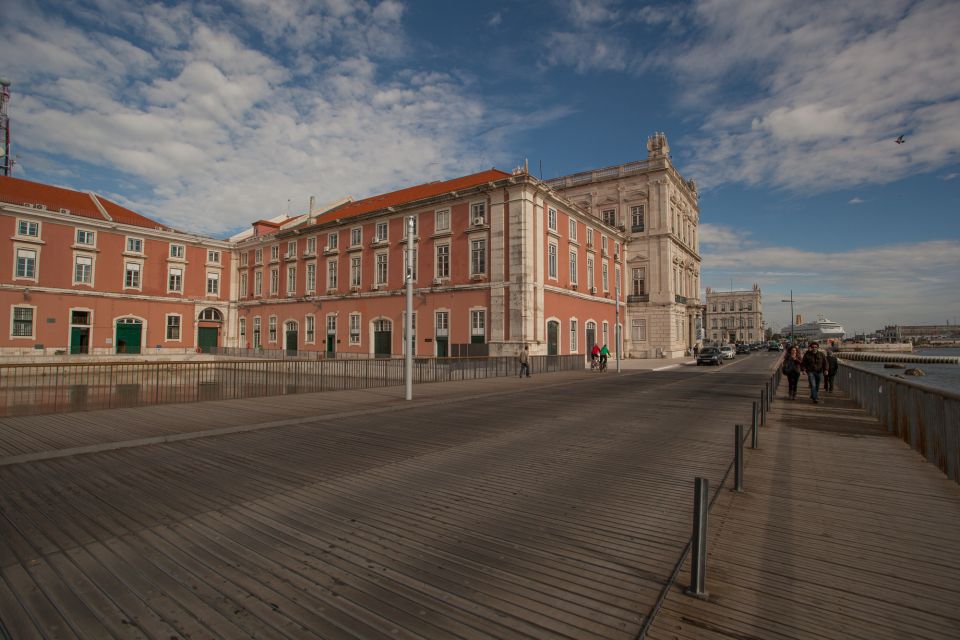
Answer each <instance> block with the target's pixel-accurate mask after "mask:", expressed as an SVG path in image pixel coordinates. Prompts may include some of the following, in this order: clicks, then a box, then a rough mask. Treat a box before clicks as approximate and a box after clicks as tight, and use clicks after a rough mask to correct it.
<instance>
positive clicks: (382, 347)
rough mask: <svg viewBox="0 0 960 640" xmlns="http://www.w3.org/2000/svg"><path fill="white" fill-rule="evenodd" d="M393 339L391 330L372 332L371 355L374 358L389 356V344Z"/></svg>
mask: <svg viewBox="0 0 960 640" xmlns="http://www.w3.org/2000/svg"><path fill="white" fill-rule="evenodd" d="M392 341H393V332H391V331H374V332H373V355H374V357H376V358H389V357H390V344H391V342H392Z"/></svg>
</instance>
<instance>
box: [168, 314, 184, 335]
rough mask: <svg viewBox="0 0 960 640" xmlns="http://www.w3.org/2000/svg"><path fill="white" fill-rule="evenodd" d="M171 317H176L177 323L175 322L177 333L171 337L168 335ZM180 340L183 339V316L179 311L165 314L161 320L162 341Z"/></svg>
mask: <svg viewBox="0 0 960 640" xmlns="http://www.w3.org/2000/svg"><path fill="white" fill-rule="evenodd" d="M171 318H176V319H177V323H176V330H177V335H176V337H173V338H171V337H170V329H171V328H172V325H171V324H170V319H171ZM182 340H183V316H182V315H181V314H179V313H168V314H166V316H165V317H164V321H163V341H164V342H181V341H182Z"/></svg>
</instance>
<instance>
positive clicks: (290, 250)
mask: <svg viewBox="0 0 960 640" xmlns="http://www.w3.org/2000/svg"><path fill="white" fill-rule="evenodd" d="M284 257H285V258H286V259H287V260H290V259H292V258H296V257H297V241H296V240H290V241H289V242H287V255H286V256H284Z"/></svg>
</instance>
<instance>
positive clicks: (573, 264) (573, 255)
mask: <svg viewBox="0 0 960 640" xmlns="http://www.w3.org/2000/svg"><path fill="white" fill-rule="evenodd" d="M570 284H577V252H576V251H573V250H571V251H570Z"/></svg>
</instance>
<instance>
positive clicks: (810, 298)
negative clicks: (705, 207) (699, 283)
mask: <svg viewBox="0 0 960 640" xmlns="http://www.w3.org/2000/svg"><path fill="white" fill-rule="evenodd" d="M704 226H707V225H704ZM711 232H712V231H711ZM742 235H743V234H742V232H739V231H737V230H736V229H731V228H723V229H722V234H721V236H720V237H721V238H722V241H721V242H717V243H713V244H710V245H706V239H704V240H703V242H704V245H705V246H704V249H703V264H704V268H703V277H702V280H703V283H704V285H705V286H711V287H715V288H717V289H719V290H724V289H726V288H727V287H729V283H730V281H731V280H733V281H734V282H735V283H753V282H758V283H759V284H760V286H761V289H762V290H763V293H764V315H765V317H767V318H768V320H769V321H770V322H771V324H773V325H775V328H779V326H781V325H780V324H777V323H784V324H785V323H786V322H789V317H790V314H789V310H787V309H786V308H785V305H780V304H778V302H779V300H780V298H781V297H787V296H788V295H789V290H790V289H793V290H794V297H795V302H794V307H795V308H796V310H797V312H798V313H802V314H803V315H805V316H809V317H812V316H815V315H816V314H818V313H823V314H825V315H827V316H829V317H830V318H831V319H834V320H837V321H840V322H843V323H846V325H847V329H848V330H850V331H852V329H853V327H857V328H860V329H863V328H879V327H882V326H883V325H884V324H886V323H889V322H891V321H894V320H895V321H897V322H903V323H908V324H922V323H933V322H940V318H945V317H953V316H954V315H956V314H957V313H958V312H960V295H958V293H957V289H956V284H955V274H956V273H958V272H960V241H957V240H938V241H930V242H918V243H911V244H895V245H886V246H878V247H870V248H860V249H853V250H849V251H811V250H801V249H797V248H795V247H793V246H771V245H762V244H760V243H755V242H751V243H745V242H738V241H737V239H738V238H739V237H741V236H742ZM737 286H743V285H742V284H737ZM893 300H895V301H896V302H895V303H893V302H892V301H893Z"/></svg>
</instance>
